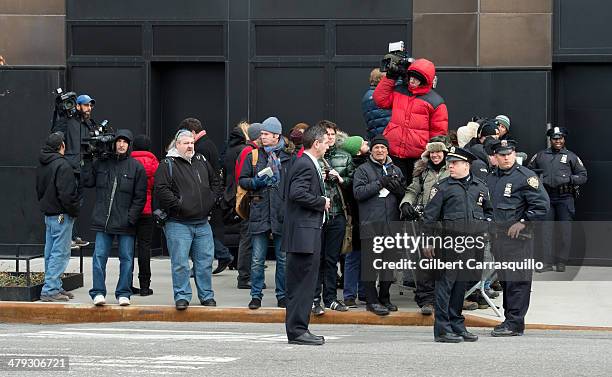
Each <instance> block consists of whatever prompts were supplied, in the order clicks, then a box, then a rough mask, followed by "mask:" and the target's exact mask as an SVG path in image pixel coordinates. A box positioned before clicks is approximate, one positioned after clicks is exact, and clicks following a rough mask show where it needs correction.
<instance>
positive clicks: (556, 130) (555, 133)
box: [546, 127, 568, 139]
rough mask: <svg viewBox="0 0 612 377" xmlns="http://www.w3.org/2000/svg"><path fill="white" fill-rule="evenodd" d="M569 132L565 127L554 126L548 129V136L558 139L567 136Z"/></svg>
mask: <svg viewBox="0 0 612 377" xmlns="http://www.w3.org/2000/svg"><path fill="white" fill-rule="evenodd" d="M567 134H568V132H567V129H566V128H565V127H553V128H551V129H549V130H548V131H546V136H548V137H550V138H551V139H558V138H561V137H566V136H567Z"/></svg>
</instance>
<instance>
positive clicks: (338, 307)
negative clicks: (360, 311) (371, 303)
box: [325, 300, 348, 312]
mask: <svg viewBox="0 0 612 377" xmlns="http://www.w3.org/2000/svg"><path fill="white" fill-rule="evenodd" d="M325 309H331V310H335V311H338V312H348V307H347V306H346V305H344V303H343V302H342V301H338V300H334V301H332V303H331V304H329V305H325Z"/></svg>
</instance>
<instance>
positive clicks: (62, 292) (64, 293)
mask: <svg viewBox="0 0 612 377" xmlns="http://www.w3.org/2000/svg"><path fill="white" fill-rule="evenodd" d="M60 293H61V294H62V295H64V296H66V297H68V298H69V299H71V300H72V299H73V298H74V294H73V293H72V292H68V291H66V290H63V289H62V290H60Z"/></svg>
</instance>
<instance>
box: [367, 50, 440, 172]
mask: <svg viewBox="0 0 612 377" xmlns="http://www.w3.org/2000/svg"><path fill="white" fill-rule="evenodd" d="M403 68H404V67H400V66H397V65H396V64H391V66H390V67H389V70H388V71H387V76H386V77H383V78H382V79H381V80H380V82H379V83H378V85H377V86H376V89H375V90H374V102H375V103H376V105H377V106H378V107H380V108H383V109H389V108H390V109H391V120H390V121H389V124H388V125H387V127H386V128H385V131H384V133H383V135H384V136H385V137H386V138H387V140H389V155H390V156H391V158H392V159H393V163H394V164H395V165H396V166H398V167H399V168H400V169H401V170H402V173H403V174H404V176H405V177H407V181H408V183H410V181H411V176H410V174H411V173H412V170H413V167H414V163H415V162H416V161H417V159H418V158H420V157H421V153H423V151H424V150H425V145H426V144H427V141H428V140H430V139H431V138H432V137H434V136H438V135H446V133H447V132H448V112H447V109H446V105H445V104H444V99H443V98H442V97H441V96H440V95H439V94H438V93H436V92H435V91H434V90H433V89H432V88H433V85H434V79H435V76H436V68H435V66H434V64H433V63H432V62H430V61H429V60H426V59H417V60H415V61H414V62H413V63H412V64H410V65H409V66H408V68H407V69H406V70H404V69H403ZM399 78H401V79H402V82H403V83H402V84H401V85H398V86H396V80H398V79H399ZM408 177H410V178H408Z"/></svg>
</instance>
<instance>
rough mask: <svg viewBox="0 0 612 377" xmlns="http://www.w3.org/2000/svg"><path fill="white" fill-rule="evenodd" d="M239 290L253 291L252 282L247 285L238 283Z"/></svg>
mask: <svg viewBox="0 0 612 377" xmlns="http://www.w3.org/2000/svg"><path fill="white" fill-rule="evenodd" d="M237 288H238V289H251V282H250V281H247V282H246V283H238V286H237Z"/></svg>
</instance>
